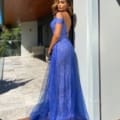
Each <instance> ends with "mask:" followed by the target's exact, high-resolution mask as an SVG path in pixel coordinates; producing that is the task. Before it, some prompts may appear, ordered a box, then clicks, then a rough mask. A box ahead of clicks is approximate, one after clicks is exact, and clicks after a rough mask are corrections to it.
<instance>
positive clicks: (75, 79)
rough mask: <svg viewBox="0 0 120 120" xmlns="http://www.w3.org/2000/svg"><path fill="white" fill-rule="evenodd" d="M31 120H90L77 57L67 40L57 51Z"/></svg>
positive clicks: (53, 54)
mask: <svg viewBox="0 0 120 120" xmlns="http://www.w3.org/2000/svg"><path fill="white" fill-rule="evenodd" d="M30 120H89V118H88V113H87V110H86V105H85V102H84V97H83V93H82V89H81V84H80V77H79V70H78V65H77V59H76V55H75V52H74V48H73V46H72V44H71V42H70V41H69V40H68V39H66V38H64V39H61V40H59V41H58V42H57V43H56V45H55V46H54V48H53V51H52V55H51V60H50V62H49V68H48V75H47V76H46V80H45V84H44V89H43V93H42V96H41V97H40V99H39V101H38V103H37V105H36V106H35V107H34V108H33V110H32V112H31V114H30Z"/></svg>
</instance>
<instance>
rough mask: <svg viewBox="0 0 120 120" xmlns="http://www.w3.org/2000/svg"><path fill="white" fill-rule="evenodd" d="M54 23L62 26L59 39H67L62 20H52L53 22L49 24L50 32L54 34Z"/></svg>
mask: <svg viewBox="0 0 120 120" xmlns="http://www.w3.org/2000/svg"><path fill="white" fill-rule="evenodd" d="M56 23H60V24H62V31H61V35H60V39H61V38H67V37H68V32H67V29H66V25H65V22H64V20H63V19H62V18H56V17H55V18H53V20H52V21H51V23H50V27H51V29H52V32H54V30H55V25H56Z"/></svg>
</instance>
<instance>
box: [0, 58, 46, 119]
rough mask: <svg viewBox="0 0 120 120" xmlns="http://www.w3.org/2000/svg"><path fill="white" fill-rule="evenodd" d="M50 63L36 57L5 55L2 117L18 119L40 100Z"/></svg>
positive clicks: (0, 86) (0, 95)
mask: <svg viewBox="0 0 120 120" xmlns="http://www.w3.org/2000/svg"><path fill="white" fill-rule="evenodd" d="M47 68H48V63H46V62H43V61H42V60H40V59H38V58H34V57H30V56H29V57H27V56H26V57H21V56H14V57H5V58H4V69H3V70H4V72H3V80H1V81H0V118H1V119H2V120H17V119H18V118H23V117H26V116H28V115H29V114H30V112H31V110H32V107H33V106H34V105H35V104H36V103H37V102H38V99H39V96H40V93H41V92H40V89H41V87H42V82H43V81H44V79H45V74H46V71H47Z"/></svg>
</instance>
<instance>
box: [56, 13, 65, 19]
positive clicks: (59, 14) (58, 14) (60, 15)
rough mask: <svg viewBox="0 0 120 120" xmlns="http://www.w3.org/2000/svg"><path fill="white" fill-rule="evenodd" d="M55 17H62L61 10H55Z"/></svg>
mask: <svg viewBox="0 0 120 120" xmlns="http://www.w3.org/2000/svg"><path fill="white" fill-rule="evenodd" d="M55 17H56V18H63V14H62V12H57V13H56V15H55Z"/></svg>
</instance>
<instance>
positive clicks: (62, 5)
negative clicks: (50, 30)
mask: <svg viewBox="0 0 120 120" xmlns="http://www.w3.org/2000/svg"><path fill="white" fill-rule="evenodd" d="M67 8H68V4H67V1H66V0H58V11H66V10H67Z"/></svg>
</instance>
